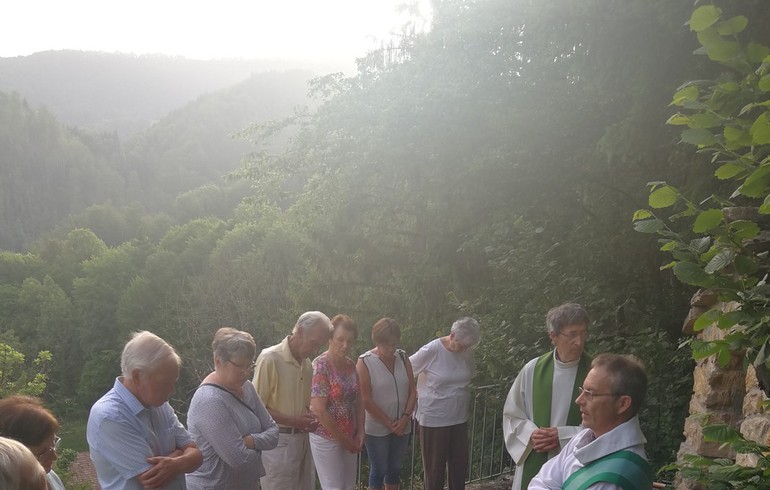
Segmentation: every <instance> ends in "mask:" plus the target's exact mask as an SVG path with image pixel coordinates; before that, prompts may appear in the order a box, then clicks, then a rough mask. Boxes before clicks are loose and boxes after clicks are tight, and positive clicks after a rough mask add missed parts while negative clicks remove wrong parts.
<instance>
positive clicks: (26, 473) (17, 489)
mask: <svg viewBox="0 0 770 490" xmlns="http://www.w3.org/2000/svg"><path fill="white" fill-rule="evenodd" d="M0 488H2V489H3V490H47V489H48V483H47V482H46V479H45V470H44V469H43V467H42V466H41V465H40V462H39V461H38V460H37V458H36V457H35V455H34V454H32V452H31V451H30V450H29V449H28V448H27V446H25V445H24V444H22V443H20V442H19V441H16V440H13V439H9V438H7V437H0Z"/></svg>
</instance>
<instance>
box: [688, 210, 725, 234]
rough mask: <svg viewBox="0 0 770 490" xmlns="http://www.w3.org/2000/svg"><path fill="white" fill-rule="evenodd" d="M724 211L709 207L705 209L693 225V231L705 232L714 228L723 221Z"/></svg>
mask: <svg viewBox="0 0 770 490" xmlns="http://www.w3.org/2000/svg"><path fill="white" fill-rule="evenodd" d="M723 218H724V213H723V212H722V210H721V209H708V210H706V211H703V212H702V213H700V214H699V215H698V217H697V218H695V223H693V225H692V231H694V232H695V233H705V232H707V231H709V230H713V229H714V228H716V227H717V226H719V224H720V223H721V222H722V219H723Z"/></svg>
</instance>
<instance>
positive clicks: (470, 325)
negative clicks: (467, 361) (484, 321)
mask: <svg viewBox="0 0 770 490" xmlns="http://www.w3.org/2000/svg"><path fill="white" fill-rule="evenodd" d="M451 332H452V333H453V334H455V340H456V341H458V342H462V343H463V344H465V345H467V346H468V347H470V346H472V345H475V344H476V343H477V342H478V341H479V337H480V336H481V333H480V332H479V322H477V321H476V320H475V319H473V318H471V317H468V316H466V317H463V318H460V319H459V320H457V321H456V322H454V323H453V324H452V330H451Z"/></svg>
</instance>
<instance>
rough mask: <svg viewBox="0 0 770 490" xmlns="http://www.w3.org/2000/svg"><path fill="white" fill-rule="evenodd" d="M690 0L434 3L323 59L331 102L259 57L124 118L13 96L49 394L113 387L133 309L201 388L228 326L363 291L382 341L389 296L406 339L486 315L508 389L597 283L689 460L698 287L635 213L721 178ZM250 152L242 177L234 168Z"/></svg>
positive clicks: (29, 332) (16, 307)
mask: <svg viewBox="0 0 770 490" xmlns="http://www.w3.org/2000/svg"><path fill="white" fill-rule="evenodd" d="M732 3H733V4H735V5H734V7H735V8H738V7H740V8H741V9H742V10H743V11H744V13H745V14H746V15H749V16H751V15H753V14H755V13H756V12H759V11H761V9H762V7H763V5H762V3H761V2H757V1H750V0H743V1H740V2H732ZM690 12H691V5H689V4H688V3H687V2H671V1H670V0H633V1H624V2H619V1H610V2H608V1H607V0H601V1H600V0H585V1H583V2H579V3H577V2H574V1H573V0H554V1H552V2H549V3H543V2H534V1H529V0H484V1H475V0H444V1H437V2H434V21H433V28H432V29H431V30H430V31H429V32H427V33H422V34H415V33H413V32H412V31H410V29H409V27H408V26H406V28H405V30H404V34H403V36H401V37H399V38H398V40H397V41H394V42H393V43H392V44H391V45H389V46H385V47H383V49H382V50H380V51H377V52H373V53H371V54H370V55H369V56H368V57H366V58H364V59H362V60H359V72H358V74H357V75H355V76H352V77H345V76H343V75H341V74H331V75H327V76H324V77H320V78H317V79H315V80H314V81H313V82H312V83H311V84H310V86H309V87H310V91H311V95H312V96H313V97H314V101H313V103H311V104H308V105H305V104H303V101H302V100H301V98H300V97H298V96H297V94H304V90H305V88H306V87H305V84H304V80H302V77H301V76H299V75H297V74H292V73H291V72H289V73H286V74H270V75H264V76H261V75H255V76H254V77H253V78H252V79H250V80H249V81H246V82H243V84H241V85H238V86H235V87H234V88H232V89H228V90H223V91H219V92H215V93H211V94H208V95H205V96H201V97H200V98H198V99H197V100H196V101H195V102H193V103H191V104H189V105H187V106H186V107H184V108H180V109H178V110H175V111H173V112H171V113H170V114H168V115H166V116H165V117H164V118H163V119H162V120H160V121H159V122H158V123H156V124H154V125H153V126H152V127H150V128H148V129H146V130H143V131H141V132H137V133H135V134H133V135H132V136H131V137H129V138H127V139H125V140H124V139H122V138H121V137H119V136H117V135H116V134H114V133H93V132H88V131H84V130H82V129H76V128H72V127H69V126H67V125H64V124H62V123H60V122H58V119H57V118H56V117H54V116H53V115H52V114H51V113H50V112H49V111H48V110H47V109H45V108H43V107H40V108H34V107H33V106H31V105H30V103H29V102H27V101H25V99H24V93H23V91H22V90H19V92H20V94H3V95H1V96H0V115H2V119H0V124H1V125H2V128H3V129H2V131H0V138H2V141H0V145H2V152H1V153H0V169H2V173H0V192H2V194H1V195H0V246H1V247H2V248H3V249H5V250H6V251H5V252H2V253H1V254H0V341H1V342H5V343H7V344H9V345H11V346H13V347H14V348H15V349H17V350H19V351H20V352H23V353H24V354H26V355H27V356H28V358H30V359H31V358H34V357H35V355H36V354H37V352H38V351H41V350H45V349H47V350H50V351H51V354H52V361H51V364H52V367H51V370H50V381H49V384H48V389H47V392H46V396H47V397H48V398H49V400H50V402H51V403H52V404H53V405H54V406H55V407H57V410H59V411H60V412H61V413H62V414H63V415H69V414H77V413H82V411H83V410H85V409H87V408H88V407H89V405H90V403H91V402H92V401H93V400H95V399H96V398H97V397H98V396H100V395H101V394H102V393H103V392H104V390H105V389H106V388H107V387H108V386H109V385H110V383H111V382H112V379H114V376H115V375H116V374H117V371H118V361H117V359H118V356H119V349H120V347H121V345H122V344H123V343H124V342H125V339H126V338H127V335H128V333H129V332H131V331H134V330H137V329H150V330H152V331H154V332H156V333H158V334H159V335H161V336H163V337H165V338H166V339H168V340H169V341H170V342H171V343H172V344H174V345H175V346H176V347H177V348H178V349H179V350H180V352H181V353H182V357H183V358H184V360H185V364H184V369H183V377H182V380H181V381H180V383H181V386H180V388H179V389H178V391H179V392H180V393H185V392H186V391H187V389H189V388H190V387H192V386H194V385H195V384H196V383H197V381H198V380H199V379H200V377H201V376H202V375H203V374H204V373H205V372H206V371H207V370H208V369H209V368H210V352H209V349H208V347H207V345H208V344H209V342H210V338H211V336H212V334H213V332H214V331H215V329H216V328H217V327H219V326H222V325H228V326H233V327H237V328H241V329H245V330H248V331H250V332H252V333H253V334H254V335H255V337H256V338H257V339H258V342H259V343H260V344H261V345H262V346H267V345H271V344H272V343H274V342H277V341H278V340H279V339H280V338H281V337H282V336H283V335H285V334H286V333H287V332H288V330H289V329H290V327H291V326H292V325H293V323H294V321H295V320H296V317H297V316H298V315H299V314H300V313H301V312H302V311H305V310H310V309H320V310H322V311H324V312H326V313H328V314H330V315H333V314H335V313H347V314H349V315H351V316H353V317H354V318H355V319H356V320H357V321H358V323H359V325H360V326H361V327H362V330H363V334H362V335H360V337H359V341H358V348H359V350H362V349H364V348H366V347H367V346H368V345H369V341H368V331H369V330H368V329H369V328H370V325H372V324H373V322H374V321H375V320H376V319H378V318H380V317H382V316H390V317H393V318H395V319H397V320H398V321H399V323H400V324H401V325H403V326H404V328H405V332H404V339H403V340H404V344H405V345H404V347H405V348H406V350H407V351H409V352H411V351H413V350H414V349H415V348H417V347H419V345H421V344H422V343H424V342H426V341H427V340H429V339H431V338H432V337H434V336H435V335H437V334H440V333H445V332H446V330H447V328H448V327H449V325H450V324H451V321H452V320H454V319H455V318H457V317H458V316H464V315H470V316H474V317H476V318H478V319H479V321H480V323H481V325H482V342H481V344H480V345H479V347H478V348H477V354H476V355H477V359H478V364H479V375H478V378H477V383H479V384H482V383H493V384H500V385H502V386H505V387H507V386H508V385H509V383H510V381H511V380H512V379H513V377H514V376H515V374H516V373H517V371H518V369H519V368H520V367H521V366H522V365H523V363H524V362H526V361H527V360H528V359H530V358H531V357H533V356H534V355H536V354H538V353H540V352H542V351H543V350H544V349H546V348H547V347H548V345H547V342H546V339H545V335H544V330H543V318H544V315H545V312H546V311H547V310H548V309H549V308H550V307H552V306H554V305H556V304H559V303H562V302H565V301H578V302H580V303H583V304H584V305H585V306H586V307H587V308H588V309H589V311H590V312H591V314H592V318H593V324H592V326H591V338H590V340H589V344H588V345H589V346H588V349H589V350H590V351H591V352H594V353H596V352H601V351H617V352H630V353H635V354H637V355H638V356H640V357H641V358H642V359H643V360H644V361H645V362H646V363H647V366H648V371H649V373H650V376H651V380H652V386H651V390H650V396H649V403H648V409H647V411H646V412H645V413H644V415H643V417H642V418H643V421H644V423H645V433H646V435H647V438H648V440H649V441H650V445H649V446H648V448H649V449H650V455H651V457H652V458H653V460H654V462H655V463H656V464H662V463H665V462H668V461H670V460H671V459H673V454H674V452H675V451H676V449H677V447H678V444H679V442H680V437H679V433H680V432H681V424H682V419H683V417H684V414H685V411H686V407H687V401H688V399H689V394H690V387H691V381H690V377H689V373H690V369H691V365H690V361H689V360H688V356H687V354H686V353H684V352H680V351H678V350H677V345H678V340H679V336H680V329H681V324H682V320H683V319H684V317H685V314H686V312H687V308H688V299H689V296H690V295H691V294H692V290H691V289H687V288H686V287H684V286H682V285H681V283H679V282H678V281H676V280H675V279H674V278H673V276H672V275H671V273H670V271H661V270H660V266H661V265H662V263H663V261H664V258H663V257H661V256H660V255H659V253H658V252H657V251H656V247H655V245H654V242H653V241H652V240H651V239H650V240H645V239H644V237H640V236H639V235H637V234H635V233H634V232H633V228H632V226H631V223H630V220H631V216H632V215H633V213H634V211H635V210H636V209H638V208H639V207H641V206H644V205H645V204H646V203H647V199H648V196H647V191H646V187H645V184H646V183H647V182H649V181H653V180H657V179H659V178H661V176H662V175H665V176H666V178H667V179H668V180H669V181H671V182H672V183H674V184H675V185H677V186H679V187H680V188H682V189H688V188H691V187H697V188H698V189H699V190H701V191H708V186H710V185H713V184H709V183H708V182H704V180H703V179H699V178H697V177H698V173H699V172H701V171H702V170H701V169H700V167H699V164H700V163H702V162H703V159H704V157H703V156H701V155H698V154H696V153H695V152H694V151H691V150H690V149H688V148H686V147H682V146H680V145H679V144H678V143H679V139H680V137H679V131H678V130H676V129H675V128H672V127H670V126H667V125H666V124H665V121H666V120H667V119H668V118H669V116H670V115H671V113H672V109H671V107H669V106H668V104H669V102H670V100H671V94H673V93H674V92H675V91H676V89H677V87H678V86H679V85H680V84H681V83H682V82H683V81H684V80H689V79H697V78H698V77H700V76H705V75H708V74H709V70H711V68H710V67H709V66H708V64H707V63H705V62H704V58H703V57H699V56H694V55H693V51H694V50H695V49H696V48H697V47H698V46H697V41H696V40H695V38H694V37H693V36H692V35H691V34H690V32H689V31H688V29H687V28H686V27H683V25H684V24H685V22H686V21H687V19H688V18H689V16H690ZM247 86H253V90H249V89H248V87H247ZM101 89H103V90H107V88H104V87H102V88H100V90H101ZM294 106H297V107H296V108H295V109H294V110H293V111H292V110H291V109H292V108H293V107H294ZM308 106H309V108H308ZM250 123H253V124H250ZM245 128H246V129H245ZM238 129H245V131H244V132H243V134H242V139H241V140H239V143H237V144H234V145H235V146H230V145H229V143H227V144H226V143H225V142H226V141H229V140H228V139H227V138H228V135H229V134H231V133H233V132H235V131H237V130H238ZM246 144H248V145H251V146H248V147H246V146H245V145H246ZM238 145H242V146H238ZM241 158H244V159H245V166H244V167H242V168H240V170H238V171H237V172H235V174H233V177H234V178H235V181H227V182H222V181H221V180H217V179H218V178H220V177H221V176H222V175H223V174H225V173H227V172H229V171H232V170H235V169H237V168H239V162H240V160H241ZM177 403H178V404H179V408H183V406H184V403H183V400H181V399H180V400H177Z"/></svg>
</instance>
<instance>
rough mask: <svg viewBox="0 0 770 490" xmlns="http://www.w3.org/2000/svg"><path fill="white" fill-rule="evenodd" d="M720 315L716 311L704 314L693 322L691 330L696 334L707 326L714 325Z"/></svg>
mask: <svg viewBox="0 0 770 490" xmlns="http://www.w3.org/2000/svg"><path fill="white" fill-rule="evenodd" d="M721 315H722V312H721V311H720V310H717V309H712V310H708V311H706V312H704V313H703V314H702V315H701V316H699V317H698V319H697V320H695V323H694V324H693V326H692V328H693V330H695V331H696V332H700V331H701V330H703V329H705V328H706V327H708V326H709V325H712V324H714V323H716V322H717V321H718V320H719V317H720V316H721Z"/></svg>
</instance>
